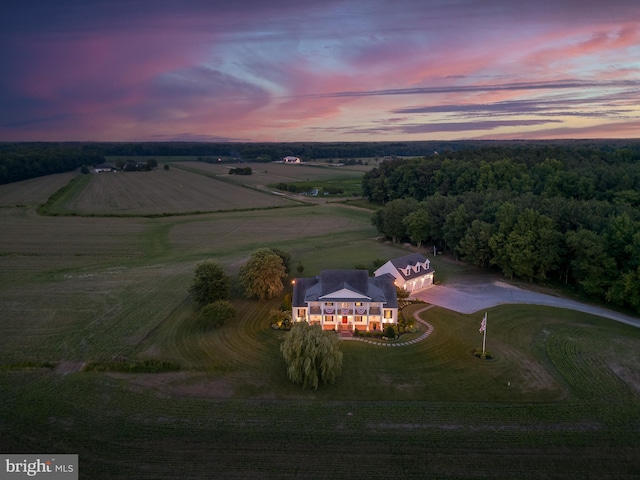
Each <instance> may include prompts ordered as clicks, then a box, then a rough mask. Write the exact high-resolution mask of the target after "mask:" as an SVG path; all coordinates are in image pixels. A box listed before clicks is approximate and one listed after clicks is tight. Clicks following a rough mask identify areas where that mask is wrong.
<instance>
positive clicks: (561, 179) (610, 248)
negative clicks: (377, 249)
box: [363, 144, 640, 312]
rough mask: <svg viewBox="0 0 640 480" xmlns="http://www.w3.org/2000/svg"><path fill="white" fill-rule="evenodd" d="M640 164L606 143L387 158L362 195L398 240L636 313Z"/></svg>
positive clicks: (632, 154) (628, 151)
mask: <svg viewBox="0 0 640 480" xmlns="http://www.w3.org/2000/svg"><path fill="white" fill-rule="evenodd" d="M638 160H640V150H639V149H638V148H637V147H635V148H629V147H625V148H615V147H611V146H609V147H607V146H606V145H604V144H599V145H597V146H585V145H579V146H571V145H562V146H558V145H555V146H549V145H547V146H522V145H520V146H518V147H517V148H513V147H503V146H492V147H489V148H486V147H485V148H483V147H480V148H476V149H469V150H466V151H460V152H453V153H451V154H447V155H430V156H428V157H423V158H415V159H407V160H394V161H390V162H384V163H383V164H381V165H380V166H379V167H378V168H375V169H373V170H372V171H370V172H368V173H367V174H366V175H365V177H364V179H363V192H364V193H365V195H366V196H367V197H368V198H369V200H371V201H373V202H377V203H380V204H381V205H383V206H382V208H380V209H379V210H377V211H376V212H375V214H374V215H373V223H374V225H376V227H377V229H378V231H379V232H380V233H382V234H384V235H385V236H387V237H388V238H390V239H393V241H395V242H400V241H411V242H413V243H415V244H417V245H424V244H429V245H434V246H436V247H438V248H439V249H444V250H447V251H450V252H453V253H454V254H455V255H456V257H458V258H459V259H461V260H463V261H466V262H468V263H471V264H475V265H478V266H481V267H485V268H497V269H499V270H500V271H501V272H502V273H503V274H504V275H505V276H507V277H510V278H513V277H519V278H523V279H526V280H528V281H538V282H549V281H560V282H563V283H566V284H570V285H572V286H574V287H575V288H576V289H577V290H578V291H579V292H580V293H582V294H584V295H586V296H588V297H591V298H597V299H600V300H603V301H605V302H609V303H612V304H615V305H618V306H624V307H628V308H631V309H633V310H635V311H636V312H640V213H639V211H638V208H637V207H638V206H639V205H640V195H639V193H638V192H640V162H639V161H638Z"/></svg>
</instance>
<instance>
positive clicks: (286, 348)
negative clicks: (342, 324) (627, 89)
mask: <svg viewBox="0 0 640 480" xmlns="http://www.w3.org/2000/svg"><path fill="white" fill-rule="evenodd" d="M280 351H281V352H282V356H283V357H284V361H285V363H286V364H287V376H288V377H289V379H290V380H291V381H292V382H294V383H300V384H302V388H303V389H304V388H307V387H312V388H314V389H317V388H318V385H320V382H322V383H324V384H328V383H334V382H335V381H336V379H337V378H338V377H339V376H340V374H341V373H342V352H341V351H340V347H339V340H338V337H337V336H336V335H335V334H334V333H332V332H325V331H323V330H322V328H321V327H320V325H309V324H308V323H307V322H299V323H295V324H294V325H293V326H292V327H291V330H290V331H289V332H287V334H286V335H285V337H284V341H283V342H282V344H281V345H280Z"/></svg>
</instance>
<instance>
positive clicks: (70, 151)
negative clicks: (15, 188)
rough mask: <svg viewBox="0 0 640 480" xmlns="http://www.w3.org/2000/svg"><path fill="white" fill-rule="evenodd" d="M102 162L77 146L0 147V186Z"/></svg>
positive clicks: (100, 158) (31, 144)
mask: <svg viewBox="0 0 640 480" xmlns="http://www.w3.org/2000/svg"><path fill="white" fill-rule="evenodd" d="M103 162H104V157H103V156H102V155H100V154H99V153H96V152H94V151H91V150H88V149H87V148H86V147H85V146H83V145H80V144H75V145H72V144H56V143H47V144H33V143H4V144H2V143H0V185H1V184H4V183H11V182H18V181H20V180H26V179H28V178H34V177H41V176H43V175H51V174H52V173H62V172H69V171H72V170H75V169H77V168H80V167H82V166H83V165H97V164H100V163H103Z"/></svg>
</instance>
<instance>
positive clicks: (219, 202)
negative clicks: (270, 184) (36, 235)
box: [51, 168, 294, 215]
mask: <svg viewBox="0 0 640 480" xmlns="http://www.w3.org/2000/svg"><path fill="white" fill-rule="evenodd" d="M289 205H294V202H292V201H291V200H287V199H286V198H284V197H282V196H275V195H269V194H267V193H261V192H258V191H255V190H251V189H248V188H242V187H240V186H238V185H233V184H230V183H227V182H221V181H216V180H215V179H213V178H211V177H207V176H205V175H198V174H195V173H192V172H188V171H185V170H181V169H178V168H172V169H170V170H153V171H150V172H117V173H102V174H97V175H92V176H91V179H90V182H89V183H88V185H86V186H85V187H84V188H81V189H80V191H78V192H75V194H74V195H70V197H68V198H66V200H65V201H63V202H60V203H58V204H54V205H53V206H52V209H51V211H52V212H53V213H77V214H81V215H109V214H116V215H161V214H179V213H190V212H215V211H223V210H237V209H247V208H252V209H253V208H270V207H281V206H289Z"/></svg>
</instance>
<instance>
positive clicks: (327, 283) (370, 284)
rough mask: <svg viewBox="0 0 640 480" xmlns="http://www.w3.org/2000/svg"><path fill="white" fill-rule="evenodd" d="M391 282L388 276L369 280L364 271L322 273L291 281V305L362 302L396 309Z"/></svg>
mask: <svg viewBox="0 0 640 480" xmlns="http://www.w3.org/2000/svg"><path fill="white" fill-rule="evenodd" d="M394 280H395V279H394V278H393V276H392V275H381V276H379V277H375V278H370V277H369V272H367V271H366V270H323V271H322V272H321V273H320V275H318V276H317V277H314V278H296V279H295V283H294V287H293V298H292V305H293V306H294V307H303V306H306V304H307V302H317V301H334V302H348V301H351V302H353V301H366V302H381V303H384V304H385V306H387V307H389V308H397V306H398V298H397V294H396V289H395V285H394V284H393V281H394Z"/></svg>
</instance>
